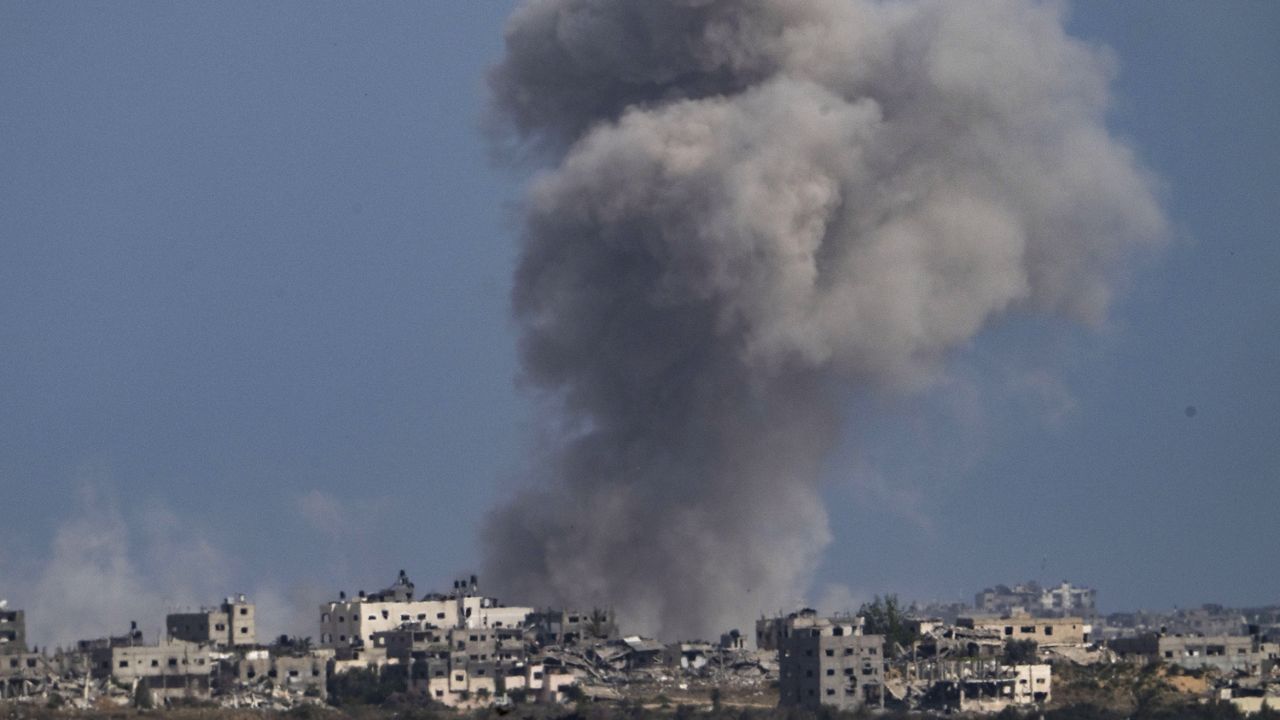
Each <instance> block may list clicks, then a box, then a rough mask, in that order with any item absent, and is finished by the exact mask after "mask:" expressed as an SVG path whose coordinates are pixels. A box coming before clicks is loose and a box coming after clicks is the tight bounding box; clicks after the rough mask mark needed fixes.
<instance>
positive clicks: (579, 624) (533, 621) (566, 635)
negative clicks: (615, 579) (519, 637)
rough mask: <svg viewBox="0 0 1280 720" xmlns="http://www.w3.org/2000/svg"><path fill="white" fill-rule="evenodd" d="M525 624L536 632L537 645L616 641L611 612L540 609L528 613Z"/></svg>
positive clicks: (614, 624) (616, 634) (616, 636)
mask: <svg viewBox="0 0 1280 720" xmlns="http://www.w3.org/2000/svg"><path fill="white" fill-rule="evenodd" d="M526 622H527V624H528V625H529V626H531V627H532V628H533V630H534V632H535V633H536V635H537V641H538V644H539V645H574V644H577V643H578V642H583V641H586V642H591V641H596V640H617V639H618V624H617V621H616V620H615V618H614V615H613V611H612V610H599V609H596V610H592V611H590V612H587V611H583V610H555V609H547V610H539V611H537V612H534V613H532V614H530V615H529V617H528V620H527V621H526Z"/></svg>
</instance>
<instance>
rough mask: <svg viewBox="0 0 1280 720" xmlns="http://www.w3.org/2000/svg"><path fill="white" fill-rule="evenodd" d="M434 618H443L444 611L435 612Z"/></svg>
mask: <svg viewBox="0 0 1280 720" xmlns="http://www.w3.org/2000/svg"><path fill="white" fill-rule="evenodd" d="M436 619H437V620H443V619H444V613H442V612H438V613H436Z"/></svg>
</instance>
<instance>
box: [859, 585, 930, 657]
mask: <svg viewBox="0 0 1280 720" xmlns="http://www.w3.org/2000/svg"><path fill="white" fill-rule="evenodd" d="M858 615H860V616H862V618H863V619H864V621H865V622H866V625H865V626H864V628H863V629H864V630H865V631H866V633H867V634H869V635H883V636H884V639H885V644H886V645H887V648H886V652H887V653H890V654H892V653H893V652H894V646H895V645H900V646H902V647H910V646H911V644H912V643H914V642H915V641H917V640H919V639H920V635H919V633H917V632H916V631H915V629H914V628H913V627H912V626H911V623H910V622H909V621H908V618H907V616H906V615H905V614H904V613H903V612H902V607H901V605H900V604H899V602H898V596H897V595H886V596H884V598H883V599H881V597H880V596H879V595H877V596H876V597H875V599H874V600H872V601H871V602H869V603H863V604H862V607H861V608H859V609H858Z"/></svg>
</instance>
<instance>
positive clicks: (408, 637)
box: [374, 622, 576, 707]
mask: <svg viewBox="0 0 1280 720" xmlns="http://www.w3.org/2000/svg"><path fill="white" fill-rule="evenodd" d="M374 643H375V645H376V646H378V647H385V648H386V652H387V657H388V658H389V659H390V660H392V661H394V662H396V663H397V664H400V665H403V666H406V667H407V668H408V674H409V677H410V681H411V684H412V686H413V687H414V688H415V689H418V690H421V691H424V692H426V693H427V695H428V696H429V697H431V698H432V699H433V700H435V701H437V702H440V703H443V704H445V705H448V706H450V707H477V706H481V705H488V704H489V703H490V702H491V701H492V700H494V699H496V698H498V697H500V696H504V695H509V694H512V693H519V694H522V695H532V696H533V697H535V698H538V699H556V698H558V697H559V693H560V692H563V690H564V687H566V686H567V685H572V684H574V683H576V678H574V677H572V676H569V675H564V674H561V675H555V674H552V673H549V672H548V671H547V669H546V667H545V666H544V665H543V663H542V662H541V661H540V660H539V659H537V658H534V657H531V656H530V655H529V653H528V651H527V648H526V645H525V641H524V632H523V630H522V629H521V628H519V627H502V628H466V627H456V628H438V627H434V626H432V625H431V624H430V623H425V622H424V623H415V624H410V625H404V626H402V627H400V628H397V629H395V630H390V631H385V632H378V633H375V635H374ZM553 696H554V697H553Z"/></svg>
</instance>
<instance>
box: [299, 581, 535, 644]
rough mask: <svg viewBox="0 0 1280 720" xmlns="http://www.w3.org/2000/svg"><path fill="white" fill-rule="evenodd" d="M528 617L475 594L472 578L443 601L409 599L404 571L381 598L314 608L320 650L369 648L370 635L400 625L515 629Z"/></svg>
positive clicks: (442, 597) (341, 600) (363, 596)
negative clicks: (315, 610)
mask: <svg viewBox="0 0 1280 720" xmlns="http://www.w3.org/2000/svg"><path fill="white" fill-rule="evenodd" d="M533 612H534V609H533V608H530V607H505V606H503V605H502V604H501V603H499V602H498V600H497V598H492V597H483V596H481V595H479V594H478V590H477V585H476V578H475V576H474V575H473V576H471V579H470V581H469V582H466V581H459V582H455V583H454V588H453V591H452V592H451V593H449V594H447V595H439V594H433V595H428V596H426V597H424V598H423V599H421V600H414V599H413V583H411V582H409V579H408V577H406V576H405V574H404V571H403V570H402V571H400V577H399V578H398V579H397V580H396V583H395V584H394V585H392V586H391V587H389V588H387V589H386V590H382V591H381V592H377V593H373V594H370V595H366V594H365V593H364V592H363V591H362V592H360V593H359V595H358V596H357V597H356V598H355V599H347V597H346V595H345V594H343V595H340V596H339V599H338V600H337V601H334V602H328V603H325V604H324V605H321V606H320V644H321V646H323V647H332V648H351V647H353V646H361V645H362V646H365V647H372V646H373V636H374V634H375V633H380V632H387V631H389V630H395V629H396V628H398V627H400V626H401V625H404V624H406V623H428V624H431V625H434V626H436V627H438V628H453V627H465V628H510V627H520V626H521V625H523V624H524V622H525V619H526V618H528V617H529V615H530V614H531V613H533Z"/></svg>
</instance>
